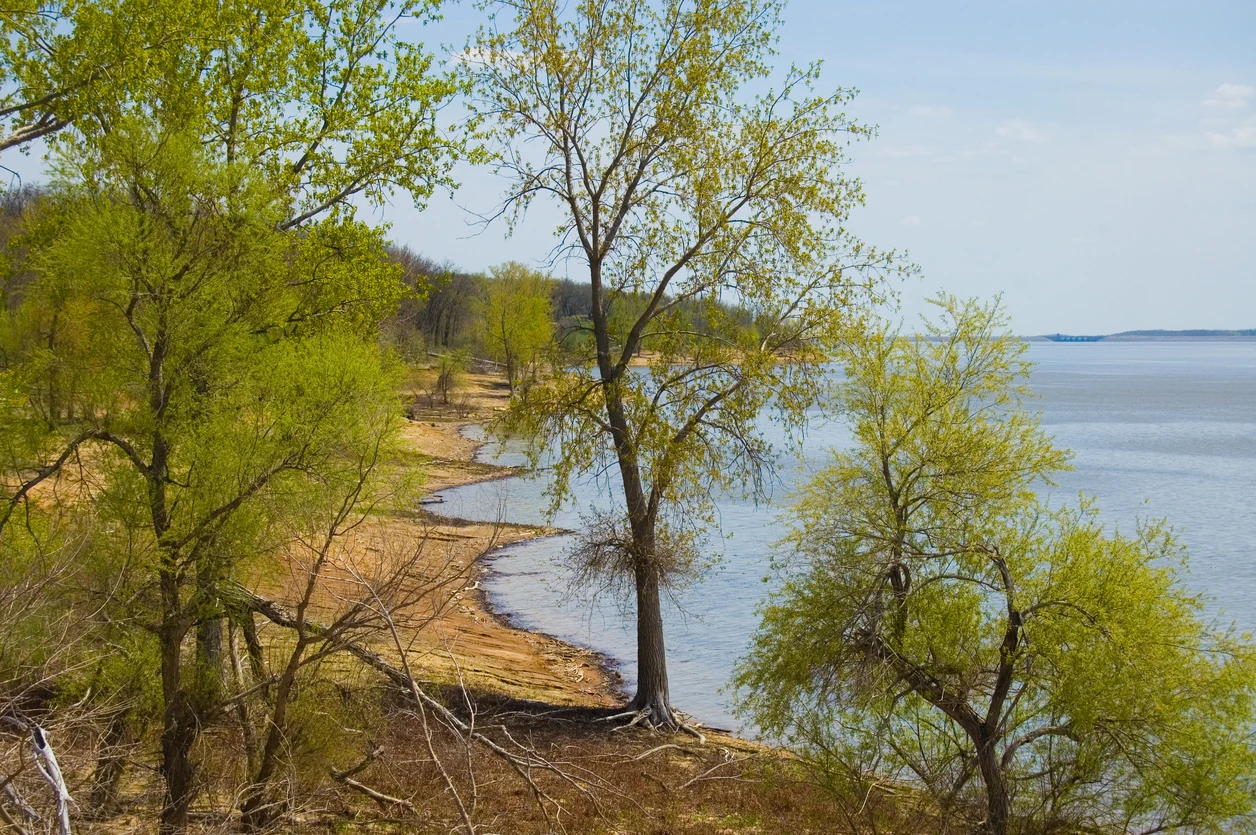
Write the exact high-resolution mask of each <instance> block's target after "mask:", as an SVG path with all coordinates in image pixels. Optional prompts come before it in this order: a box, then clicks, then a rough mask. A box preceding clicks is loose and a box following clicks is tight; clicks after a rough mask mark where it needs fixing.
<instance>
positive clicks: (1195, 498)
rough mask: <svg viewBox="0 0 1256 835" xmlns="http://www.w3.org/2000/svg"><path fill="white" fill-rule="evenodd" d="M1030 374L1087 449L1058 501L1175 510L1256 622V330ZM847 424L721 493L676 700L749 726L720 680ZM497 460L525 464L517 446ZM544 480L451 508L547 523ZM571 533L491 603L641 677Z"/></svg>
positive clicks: (1208, 571) (1067, 349)
mask: <svg viewBox="0 0 1256 835" xmlns="http://www.w3.org/2000/svg"><path fill="white" fill-rule="evenodd" d="M1029 356H1030V358H1031V359H1032V360H1033V361H1034V362H1035V363H1037V366H1036V368H1035V370H1034V374H1033V377H1032V380H1031V382H1032V385H1033V387H1034V390H1035V391H1036V392H1037V393H1038V395H1039V397H1040V399H1039V400H1038V401H1037V403H1036V406H1037V407H1038V408H1039V409H1041V411H1042V423H1043V426H1044V428H1045V429H1046V430H1047V431H1048V432H1050V433H1051V434H1053V435H1054V436H1055V437H1056V440H1057V442H1058V443H1059V444H1060V445H1061V446H1064V447H1068V448H1070V449H1072V450H1073V451H1074V453H1075V458H1074V461H1073V463H1074V466H1075V467H1076V469H1075V471H1074V472H1071V473H1065V474H1064V475H1062V476H1061V477H1060V479H1059V481H1060V484H1059V487H1058V488H1056V489H1054V490H1053V491H1052V493H1053V496H1054V497H1056V498H1059V499H1061V500H1064V499H1067V498H1068V497H1071V496H1075V495H1076V494H1077V493H1078V492H1081V491H1084V492H1085V493H1087V494H1088V495H1092V496H1095V497H1096V498H1097V499H1098V501H1099V506H1100V507H1101V508H1102V511H1103V515H1104V518H1105V519H1106V520H1108V521H1109V522H1110V523H1113V524H1118V525H1120V526H1122V527H1123V528H1125V529H1129V528H1130V527H1132V525H1133V524H1134V520H1135V519H1136V518H1137V517H1139V516H1144V517H1147V516H1151V517H1166V518H1168V519H1169V520H1170V521H1171V522H1172V523H1173V524H1174V525H1175V526H1177V527H1178V529H1179V530H1180V533H1181V537H1182V539H1183V541H1184V542H1185V543H1186V545H1187V546H1188V548H1189V550H1190V553H1191V569H1192V570H1191V573H1190V575H1189V576H1188V578H1187V582H1188V583H1189V584H1190V585H1191V587H1192V588H1193V589H1195V590H1196V591H1199V592H1203V593H1204V594H1206V595H1208V596H1209V597H1211V598H1212V599H1213V601H1214V605H1213V611H1220V612H1222V613H1223V617H1225V618H1226V619H1227V620H1230V619H1233V620H1235V621H1236V622H1237V623H1238V625H1239V627H1240V628H1242V629H1244V630H1250V629H1252V628H1253V627H1254V626H1256V555H1253V554H1252V553H1251V550H1252V548H1253V547H1254V546H1256V340H1253V341H1233V342H1225V341H1218V342H1168V341H1156V342H1122V343H1104V342H1098V343H1082V344H1051V343H1033V344H1032V346H1031V348H1030V353H1029ZM848 440H849V435H848V433H847V432H846V431H845V429H844V428H843V427H842V426H841V425H839V424H835V423H832V422H827V423H819V424H818V425H817V426H816V427H815V428H814V429H813V431H812V433H811V434H810V436H809V438H808V442H807V445H806V447H805V456H804V460H802V461H799V462H795V463H794V464H792V465H790V466H786V467H785V468H784V472H782V477H781V481H782V484H781V485H779V486H778V487H777V489H776V490H775V491H774V493H775V499H776V502H775V503H774V504H773V505H772V506H768V505H760V506H755V505H754V504H753V503H749V502H742V501H734V500H725V501H721V502H720V506H719V510H720V530H719V531H718V532H715V533H714V534H713V535H712V537H711V541H710V548H711V551H712V552H713V553H714V554H718V555H722V560H721V563H720V565H719V566H718V567H717V568H716V569H715V571H714V572H712V573H711V575H710V576H709V577H707V578H706V579H705V580H704V581H703V582H702V583H700V584H698V585H696V586H694V587H691V588H689V589H686V590H684V591H683V592H681V593H680V594H679V595H678V598H677V601H676V603H677V605H673V606H671V607H670V611H669V612H668V613H667V620H668V624H667V626H668V635H667V638H668V667H669V672H670V674H671V688H672V700H673V702H674V703H675V704H676V705H677V706H679V707H680V708H681V709H682V710H685V711H687V712H689V713H692V714H693V715H694V716H696V717H697V718H698V719H699V720H701V721H703V722H706V723H707V724H710V725H715V726H718V727H725V728H736V727H738V723H737V720H736V719H735V718H734V717H733V716H732V715H731V714H730V713H729V709H728V702H729V699H728V694H727V693H725V692H723V688H724V685H725V682H726V681H727V679H728V675H729V671H730V670H731V668H732V664H733V662H734V661H735V660H736V659H737V657H738V656H740V655H741V654H742V652H743V651H744V650H745V647H746V644H747V641H748V639H749V636H750V633H751V632H752V631H753V629H754V627H755V625H756V623H757V618H756V617H755V613H754V610H755V606H756V605H757V604H758V603H759V601H760V600H762V598H763V596H764V595H765V594H766V593H767V591H768V590H769V588H770V585H767V584H765V583H764V577H765V576H767V574H768V570H769V569H768V560H769V558H770V556H771V550H772V543H773V542H775V541H776V540H778V539H779V538H780V537H781V536H782V535H783V533H784V531H785V529H786V527H787V523H788V519H787V516H786V514H787V510H788V508H787V505H786V503H785V501H784V499H785V498H786V497H787V494H788V492H789V489H790V487H791V486H792V485H793V484H794V483H795V482H796V481H797V480H799V479H800V478H801V479H803V480H805V478H806V476H807V473H808V472H810V471H813V470H814V469H816V468H817V467H820V466H823V463H824V461H825V460H826V457H827V455H826V453H827V450H828V449H830V448H833V447H839V448H840V447H844V446H845V445H846V444H847V442H848ZM495 453H496V449H495V447H494V446H493V445H490V446H488V447H486V448H485V450H484V451H483V453H482V455H483V456H484V458H485V460H496V461H499V462H501V463H506V464H517V463H522V456H521V455H519V453H518V452H517V451H513V450H511V449H509V448H508V449H507V450H506V451H505V453H504V454H502V455H500V456H497V455H495ZM544 483H545V482H544V474H541V475H539V476H538V477H536V478H512V479H507V480H504V481H497V482H489V483H485V484H476V485H468V486H466V487H460V488H456V489H452V490H447V491H444V492H443V493H442V495H443V497H444V499H445V505H444V508H443V509H444V510H446V512H448V513H450V514H452V515H456V516H461V517H464V518H496V517H497V516H498V509H499V508H501V507H503V506H504V508H505V518H507V519H509V520H510V521H516V522H522V523H526V524H541V523H544V522H546V521H547V517H546V514H545V510H546V506H547V505H546V501H545V499H544V498H543V497H542V496H541V492H542V490H543V488H544ZM607 496H608V493H607V490H606V485H604V484H596V483H584V484H581V485H579V487H578V489H577V501H576V503H575V504H576V506H575V507H574V508H573V507H568V508H564V509H562V510H561V511H560V512H559V513H558V515H557V516H556V517H554V518H553V520H551V521H550V524H553V525H556V526H558V527H563V528H568V529H576V528H578V527H579V526H580V513H581V512H582V511H584V512H587V510H588V508H589V507H590V506H592V505H596V504H605V503H606V502H607V501H608V498H607ZM566 544H567V538H566V537H561V536H560V537H551V538H546V539H540V540H532V541H530V542H524V543H519V544H517V545H513V546H510V547H508V548H506V549H503V551H501V552H500V553H499V554H498V556H497V557H496V559H495V560H494V563H493V568H494V572H493V575H492V576H491V578H490V579H489V580H488V581H487V582H486V587H487V590H488V593H489V597H490V601H491V602H492V604H493V605H494V606H495V607H497V608H498V609H499V610H500V611H504V612H509V613H510V614H511V615H512V617H514V618H515V619H516V621H517V622H518V623H519V624H520V625H521V626H523V627H525V628H529V629H537V630H541V631H544V632H548V633H550V634H553V635H556V636H558V637H560V638H562V639H564V640H567V641H570V642H573V643H577V644H582V645H585V646H590V647H593V648H595V649H598V650H601V651H603V652H605V653H607V654H609V655H610V656H612V657H614V658H616V659H619V661H620V672H621V673H622V674H623V675H624V677H625V680H626V684H627V686H628V687H629V688H630V689H631V688H632V686H633V680H632V676H633V672H634V669H633V668H634V659H635V655H636V643H635V633H634V632H633V631H632V620H631V617H630V616H629V617H625V616H624V614H623V613H622V612H621V607H620V604H619V601H617V600H615V599H613V598H612V597H610V596H602V597H601V598H599V599H597V600H595V601H593V602H592V604H590V603H589V602H588V601H584V600H573V599H571V598H570V597H569V595H568V592H567V588H566V577H565V574H564V572H563V570H562V567H561V557H562V554H563V550H564V548H565V547H566Z"/></svg>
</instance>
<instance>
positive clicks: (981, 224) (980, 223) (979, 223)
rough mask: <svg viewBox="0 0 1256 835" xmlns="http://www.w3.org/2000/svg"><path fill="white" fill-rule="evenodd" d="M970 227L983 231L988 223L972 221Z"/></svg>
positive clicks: (969, 222)
mask: <svg viewBox="0 0 1256 835" xmlns="http://www.w3.org/2000/svg"><path fill="white" fill-rule="evenodd" d="M968 225H969V226H972V227H974V228H976V229H981V228H983V227H984V226H985V225H986V222H985V221H984V220H970V221H968Z"/></svg>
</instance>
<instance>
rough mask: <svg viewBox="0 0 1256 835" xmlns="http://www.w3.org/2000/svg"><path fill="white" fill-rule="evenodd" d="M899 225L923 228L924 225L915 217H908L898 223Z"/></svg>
mask: <svg viewBox="0 0 1256 835" xmlns="http://www.w3.org/2000/svg"><path fill="white" fill-rule="evenodd" d="M898 225H899V226H921V225H923V224H922V223H921V221H920V218H918V217H916V216H915V215H908V216H907V217H905V218H903V219H902V220H900V221H899V222H898Z"/></svg>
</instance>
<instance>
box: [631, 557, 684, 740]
mask: <svg viewBox="0 0 1256 835" xmlns="http://www.w3.org/2000/svg"><path fill="white" fill-rule="evenodd" d="M635 579H636V584H637V695H636V696H634V697H633V700H632V702H631V703H630V704H629V707H630V708H631V709H633V710H644V711H647V712H648V713H649V715H650V721H651V722H652V723H654V724H655V725H662V726H673V725H675V724H676V719H675V717H673V716H672V706H671V699H670V698H669V696H668V691H667V652H666V648H665V646H664V643H663V609H662V605H661V601H660V599H659V577H658V571H657V570H656V569H655V567H654V566H653V565H638V567H637V571H636V577H635Z"/></svg>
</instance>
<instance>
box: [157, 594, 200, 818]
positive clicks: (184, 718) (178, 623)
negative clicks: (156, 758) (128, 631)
mask: <svg viewBox="0 0 1256 835" xmlns="http://www.w3.org/2000/svg"><path fill="white" fill-rule="evenodd" d="M175 583H177V580H175V579H174V578H173V577H171V576H170V575H168V574H166V575H165V576H163V577H162V586H163V591H169V586H171V585H173V584H175ZM176 594H177V592H176ZM180 615H181V613H179V614H173V615H172V614H171V613H170V610H169V609H167V614H166V618H165V622H164V623H163V624H162V628H161V690H162V696H163V700H164V702H165V706H166V709H165V719H164V722H163V727H162V732H161V774H162V777H163V778H165V782H166V793H165V798H164V801H163V803H162V809H161V821H160V825H159V829H158V831H159V832H160V833H161V835H175V833H180V832H183V831H185V830H186V829H187V824H188V807H189V806H190V805H191V803H192V794H193V782H194V769H193V764H192V746H193V744H194V743H195V742H196V731H197V727H196V726H197V722H196V711H195V709H194V708H193V705H192V700H191V698H190V697H189V694H188V692H187V690H186V689H185V688H184V687H183V676H182V665H181V662H182V650H183V638H184V634H185V633H186V631H187V630H186V627H185V626H184V625H183V622H182V618H181V617H180Z"/></svg>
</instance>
